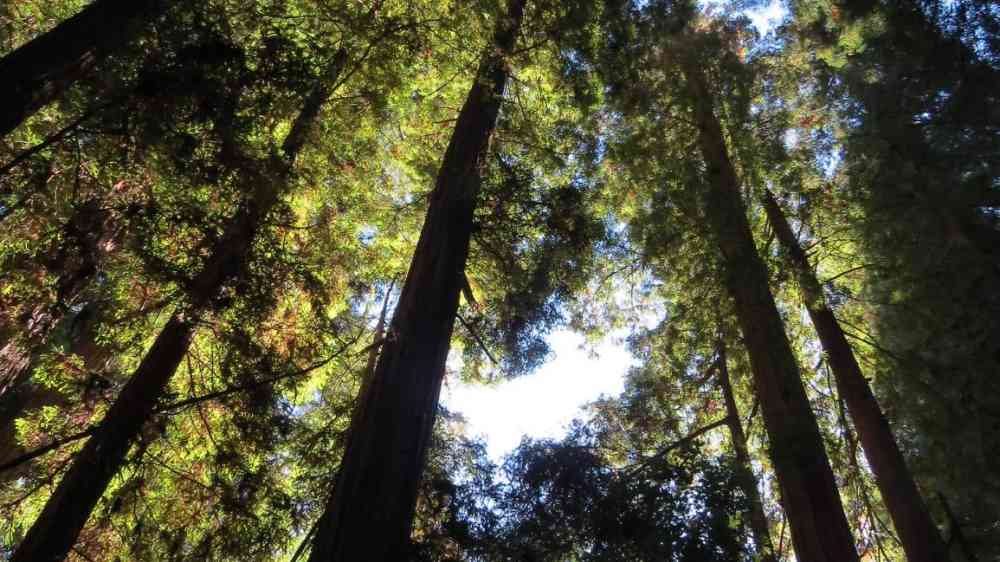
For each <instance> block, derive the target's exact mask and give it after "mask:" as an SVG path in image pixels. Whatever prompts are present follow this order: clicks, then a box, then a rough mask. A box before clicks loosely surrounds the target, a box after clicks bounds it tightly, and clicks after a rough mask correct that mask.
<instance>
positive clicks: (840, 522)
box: [683, 61, 858, 562]
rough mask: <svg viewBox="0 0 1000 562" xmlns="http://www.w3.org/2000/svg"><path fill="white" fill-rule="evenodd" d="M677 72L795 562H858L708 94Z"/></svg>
mask: <svg viewBox="0 0 1000 562" xmlns="http://www.w3.org/2000/svg"><path fill="white" fill-rule="evenodd" d="M683 64H684V68H683V72H684V75H685V78H686V81H685V82H686V85H687V87H688V90H689V93H690V95H691V97H692V103H693V104H694V114H695V119H696V121H697V125H698V143H699V147H700V149H701V153H702V156H703V158H704V160H705V164H706V167H707V178H706V179H707V183H708V185H707V186H706V192H705V212H706V213H707V218H708V222H709V226H710V228H711V229H712V232H713V233H714V237H715V241H716V243H717V244H718V245H719V249H720V250H721V252H722V263H723V271H724V276H725V284H726V287H727V289H728V291H729V293H730V295H731V296H732V298H733V301H734V304H735V308H736V316H737V319H738V320H739V325H740V329H741V331H742V333H743V338H744V340H745V342H746V346H747V351H748V352H749V355H750V363H751V366H752V371H753V377H754V385H755V387H756V391H757V396H758V399H759V401H760V407H761V412H762V413H763V414H764V423H765V425H766V427H767V432H768V435H769V437H770V453H771V461H772V463H773V464H774V470H775V473H776V475H777V477H778V483H779V484H780V486H781V497H782V500H783V503H784V506H785V510H786V512H787V514H788V520H789V523H790V524H791V528H792V542H793V543H794V545H795V553H796V556H797V557H798V559H799V560H802V561H804V562H850V561H857V560H858V554H857V551H856V550H855V547H854V539H853V537H852V536H851V530H850V527H849V526H848V524H847V517H846V516H845V515H844V509H843V505H842V504H841V501H840V495H839V493H838V491H837V484H836V481H835V480H834V476H833V471H832V470H831V468H830V461H829V459H828V458H827V455H826V450H825V449H824V447H823V439H822V436H821V435H820V431H819V426H818V425H817V423H816V418H815V416H814V415H813V412H812V410H811V409H810V406H809V399H808V397H807V396H806V392H805V389H804V388H803V386H802V379H801V377H800V376H799V368H798V364H797V363H796V360H795V355H794V354H793V353H792V348H791V345H790V344H789V342H788V337H787V335H786V334H785V327H784V324H783V323H782V320H781V315H780V314H779V313H778V307H777V305H776V304H775V302H774V296H773V295H772V294H771V291H770V289H769V287H768V276H767V269H766V267H765V265H764V262H763V261H762V260H761V258H760V255H758V253H757V249H756V247H755V246H754V241H753V234H752V232H751V230H750V225H749V223H748V222H747V217H746V211H745V208H744V205H743V200H742V197H741V193H740V184H739V180H738V179H737V176H736V170H735V169H734V168H733V165H732V162H731V161H730V160H729V154H728V151H727V149H726V144H725V140H724V137H723V136H722V127H721V126H720V124H719V121H718V119H717V118H716V116H715V114H714V112H713V107H712V106H713V102H712V98H711V93H710V90H709V89H708V86H707V84H706V83H705V78H704V75H703V74H702V71H701V69H700V68H699V67H698V66H697V63H695V62H693V61H684V63H683Z"/></svg>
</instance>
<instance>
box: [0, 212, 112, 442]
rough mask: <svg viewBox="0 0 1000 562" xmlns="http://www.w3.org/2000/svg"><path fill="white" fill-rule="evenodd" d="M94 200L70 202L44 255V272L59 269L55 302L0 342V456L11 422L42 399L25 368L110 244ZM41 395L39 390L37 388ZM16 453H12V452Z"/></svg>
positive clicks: (103, 216) (83, 289) (104, 214)
mask: <svg viewBox="0 0 1000 562" xmlns="http://www.w3.org/2000/svg"><path fill="white" fill-rule="evenodd" d="M107 223H108V213H107V212H106V211H105V210H104V209H101V208H100V205H99V202H98V201H97V200H89V201H86V202H84V203H82V204H80V205H78V206H77V207H76V209H75V210H74V212H73V215H72V216H71V217H70V219H69V221H68V222H67V223H66V224H65V225H64V226H63V229H62V230H63V236H64V242H63V243H62V244H61V245H60V247H59V248H58V250H57V251H56V252H55V255H54V256H53V257H52V258H51V259H49V260H48V263H47V264H46V267H47V268H48V269H49V270H50V271H56V272H61V273H60V275H59V279H58V281H57V283H56V296H55V302H53V303H44V304H40V305H38V306H36V307H35V308H34V309H33V310H32V311H31V312H30V313H29V314H27V315H26V317H25V318H22V319H21V320H23V321H24V325H25V330H24V332H23V333H21V334H16V335H14V336H13V337H11V338H10V339H9V340H7V342H6V343H5V344H4V345H3V347H0V457H4V456H6V452H7V451H10V450H11V447H10V446H8V445H13V443H8V442H7V439H8V437H11V438H12V437H13V425H14V421H15V420H16V419H17V418H18V417H20V416H21V414H22V413H23V412H24V411H25V409H28V408H30V407H32V404H34V405H35V406H36V407H37V406H40V405H44V404H45V403H46V400H47V398H45V397H44V396H41V395H37V396H36V394H39V392H38V389H37V388H32V387H31V385H30V380H31V373H32V371H33V370H34V368H35V365H36V363H37V362H38V359H39V357H40V356H41V354H42V353H43V352H44V351H45V348H46V346H47V345H49V343H50V342H51V339H52V335H53V333H54V332H55V331H56V327H57V326H58V325H59V324H60V323H61V322H62V321H63V318H64V317H65V316H66V313H67V311H68V310H69V309H70V307H72V306H74V305H75V304H77V303H78V302H80V300H81V296H82V295H83V294H84V293H85V292H86V290H87V287H88V286H90V283H91V280H92V278H93V276H94V274H95V273H97V271H98V267H99V266H100V262H101V261H102V260H103V259H104V256H105V254H106V253H107V252H108V251H109V250H110V249H111V248H113V246H114V244H115V242H114V232H113V231H114V226H113V225H108V224H107ZM41 394H44V392H43V393H41ZM15 456H16V455H15Z"/></svg>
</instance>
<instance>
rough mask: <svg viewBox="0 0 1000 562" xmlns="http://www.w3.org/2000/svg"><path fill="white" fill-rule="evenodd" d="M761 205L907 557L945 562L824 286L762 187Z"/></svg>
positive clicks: (944, 552) (942, 546)
mask: <svg viewBox="0 0 1000 562" xmlns="http://www.w3.org/2000/svg"><path fill="white" fill-rule="evenodd" d="M764 209H765V210H766V212H767V217H768V220H770V222H771V226H772V227H773V228H774V231H775V234H776V236H777V238H778V241H779V242H780V243H781V245H782V247H783V248H784V250H785V253H786V254H787V255H788V258H789V261H790V262H791V264H792V267H793V268H794V269H795V272H796V274H797V277H798V282H799V287H800V289H801V290H802V296H803V299H804V300H805V304H806V310H807V311H808V312H809V318H810V319H812V323H813V326H814V327H815V328H816V333H817V335H818V336H819V341H820V343H821V344H822V346H823V351H824V352H825V353H826V358H827V361H828V362H829V364H830V369H831V370H832V371H833V376H834V379H835V380H836V381H837V392H838V393H839V394H840V396H841V397H842V398H843V399H844V402H845V403H846V404H847V411H848V413H849V414H850V416H851V421H852V422H853V423H854V428H855V429H856V430H857V432H858V437H859V438H860V440H861V447H862V449H863V450H864V452H865V458H866V459H868V463H869V464H870V465H871V468H872V472H873V473H874V475H875V482H876V484H877V485H878V489H879V492H880V493H881V494H882V499H883V501H885V505H886V508H888V510H889V515H890V516H891V517H892V522H893V524H894V525H895V527H896V531H897V532H898V533H899V539H900V541H901V542H902V543H903V550H905V551H906V558H907V560H909V561H910V562H932V561H940V560H947V559H948V555H947V549H946V548H945V544H944V541H943V540H942V539H941V535H940V532H939V531H938V528H937V526H936V525H935V524H934V520H933V519H932V518H931V516H930V513H929V512H928V510H927V506H926V504H925V503H924V501H923V498H922V496H921V494H920V491H919V490H918V489H917V485H916V482H914V480H913V476H912V474H911V473H910V470H909V469H908V468H907V466H906V461H905V459H904V458H903V455H902V453H901V452H900V451H899V447H898V446H897V444H896V439H895V438H894V437H893V435H892V430H891V429H890V428H889V422H888V421H887V420H886V419H885V416H884V415H883V414H882V409H881V408H879V405H878V401H877V400H876V399H875V395H874V394H873V393H872V390H871V387H870V386H869V385H868V380H867V379H865V376H864V374H863V373H862V372H861V367H860V366H859V365H858V362H857V359H856V358H855V357H854V351H853V350H852V349H851V345H850V344H849V343H848V341H847V338H846V337H845V336H844V331H843V330H842V329H841V328H840V323H839V322H838V321H837V318H836V316H834V314H833V311H832V310H831V309H830V307H829V306H828V305H827V302H826V297H825V296H824V294H823V288H822V286H821V285H820V283H819V281H818V280H817V279H816V274H815V272H814V271H813V269H812V266H810V265H809V259H808V257H807V256H806V253H805V252H804V251H803V250H802V247H801V246H799V241H798V239H797V238H796V237H795V233H794V232H793V231H792V229H791V227H790V226H789V224H788V221H787V220H786V219H785V215H784V213H783V212H782V211H781V207H779V205H778V202H777V201H776V200H775V198H774V195H773V194H771V192H770V191H767V190H765V191H764Z"/></svg>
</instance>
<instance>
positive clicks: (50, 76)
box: [0, 0, 168, 137]
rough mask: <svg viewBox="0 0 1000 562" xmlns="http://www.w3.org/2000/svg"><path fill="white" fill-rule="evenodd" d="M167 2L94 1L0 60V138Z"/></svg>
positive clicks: (117, 45) (84, 73)
mask: <svg viewBox="0 0 1000 562" xmlns="http://www.w3.org/2000/svg"><path fill="white" fill-rule="evenodd" d="M167 4H168V2H167V0H95V1H94V2H93V3H92V4H90V5H89V6H87V7H86V8H84V9H83V11H81V12H80V13H78V14H76V15H75V16H73V17H71V18H69V19H67V20H66V21H64V22H62V23H60V24H59V25H57V26H56V27H55V28H54V29H52V30H51V31H49V32H47V33H45V34H43V35H40V36H39V37H36V38H35V39H33V40H31V41H29V42H28V43H26V44H25V45H22V46H21V47H19V48H18V49H16V50H14V51H13V52H11V53H9V54H8V55H7V56H5V57H4V58H3V59H0V76H2V77H3V81H4V87H3V88H0V137H4V136H6V135H7V133H9V132H11V131H13V130H14V129H15V128H17V126H18V125H20V124H21V123H22V122H23V121H24V120H25V119H27V118H28V117H30V116H31V115H32V114H34V113H35V112H36V111H38V110H39V109H41V108H42V107H44V106H45V105H46V104H48V103H49V102H51V101H53V100H55V99H57V98H58V97H59V96H60V95H61V94H62V93H63V92H64V91H66V89H67V88H69V87H70V86H71V85H73V83H74V82H76V81H77V80H79V79H80V78H82V77H83V76H85V75H86V74H87V73H88V72H90V71H91V70H92V69H93V68H94V66H95V65H96V64H97V63H99V62H100V61H101V60H102V59H104V58H105V57H106V56H108V54H109V53H112V52H114V51H115V50H117V49H119V48H121V47H122V46H123V45H125V44H126V43H128V42H129V41H130V40H131V39H132V38H133V37H134V36H135V33H136V32H137V31H138V30H139V29H140V28H141V24H142V23H143V21H148V20H151V19H153V18H154V17H156V15H158V14H159V13H161V12H162V11H163V10H164V9H165V8H166V6H167Z"/></svg>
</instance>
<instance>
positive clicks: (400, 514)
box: [309, 0, 525, 562]
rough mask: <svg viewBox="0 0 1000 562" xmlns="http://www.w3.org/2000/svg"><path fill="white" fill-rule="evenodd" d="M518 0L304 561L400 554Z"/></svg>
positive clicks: (446, 170) (451, 161) (465, 120)
mask: <svg viewBox="0 0 1000 562" xmlns="http://www.w3.org/2000/svg"><path fill="white" fill-rule="evenodd" d="M524 4H525V0H509V1H508V5H507V14H506V16H501V17H500V18H499V20H498V22H497V26H496V30H495V32H494V36H493V44H492V48H490V49H488V50H487V51H486V53H485V54H484V55H483V59H482V61H481V63H480V66H479V69H478V71H477V72H476V76H475V81H474V83H473V85H472V88H471V90H470V91H469V95H468V97H467V98H466V101H465V104H464V105H463V107H462V110H461V112H460V113H459V115H458V120H457V122H456V124H455V130H454V132H453V133H452V137H451V141H450V142H449V144H448V148H447V150H446V152H445V155H444V159H443V161H442V164H441V169H440V170H439V172H438V177H437V183H436V185H435V188H434V192H433V193H432V194H431V198H430V208H429V209H428V211H427V217H426V219H425V221H424V226H423V230H422V232H421V233H420V240H419V241H418V243H417V248H416V251H415V253H414V255H413V260H412V262H411V264H410V270H409V273H408V274H407V278H406V282H405V284H404V285H403V289H402V293H401V295H400V297H399V304H398V305H397V307H396V312H395V315H394V316H393V320H392V323H391V324H390V329H389V335H388V337H387V338H386V340H385V343H384V344H383V347H382V352H381V355H380V356H379V359H378V363H377V366H376V367H375V372H374V376H373V377H372V380H371V384H370V385H369V386H368V387H367V389H366V392H365V395H364V396H362V397H361V398H360V400H361V401H360V407H359V408H358V410H357V412H356V413H355V415H354V417H353V419H352V422H351V430H350V434H349V437H348V442H347V447H346V449H345V453H344V458H343V460H342V462H341V465H340V471H339V473H338V475H337V482H336V484H335V486H334V489H333V493H332V494H331V496H330V500H329V502H328V503H327V506H326V510H325V512H324V513H323V515H322V517H321V519H320V522H319V526H318V530H317V533H316V538H315V540H314V541H313V546H312V552H311V553H310V557H309V560H311V561H312V562H320V561H333V560H336V561H345V562H346V561H348V560H350V561H351V562H388V561H390V560H405V559H406V550H407V548H408V546H409V536H410V526H411V524H412V522H413V516H414V510H415V506H416V500H417V488H418V484H419V481H420V476H421V472H422V470H423V466H424V461H425V459H426V456H427V447H428V443H429V441H430V437H431V431H432V429H433V426H434V418H435V415H436V413H437V404H438V397H439V395H440V392H441V382H442V380H443V378H444V370H445V361H446V359H447V356H448V348H449V344H450V340H451V333H452V328H453V326H454V323H455V316H456V313H457V311H458V301H459V293H460V292H461V287H462V276H463V273H464V270H465V262H466V258H467V256H468V251H469V242H470V238H471V234H472V224H473V212H474V210H475V206H476V200H477V195H478V191H479V186H480V182H481V173H482V168H483V166H484V162H485V160H486V155H487V152H488V149H489V143H490V138H491V136H492V133H493V129H494V127H495V126H496V119H497V115H498V114H499V110H500V104H501V99H502V97H503V92H504V88H505V87H506V84H507V80H508V76H509V70H508V68H507V62H506V60H505V58H506V57H507V56H508V55H510V53H511V52H512V51H513V48H514V44H515V41H516V38H517V33H518V29H519V28H520V23H521V19H522V15H523V12H524Z"/></svg>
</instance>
